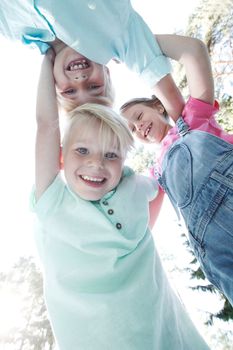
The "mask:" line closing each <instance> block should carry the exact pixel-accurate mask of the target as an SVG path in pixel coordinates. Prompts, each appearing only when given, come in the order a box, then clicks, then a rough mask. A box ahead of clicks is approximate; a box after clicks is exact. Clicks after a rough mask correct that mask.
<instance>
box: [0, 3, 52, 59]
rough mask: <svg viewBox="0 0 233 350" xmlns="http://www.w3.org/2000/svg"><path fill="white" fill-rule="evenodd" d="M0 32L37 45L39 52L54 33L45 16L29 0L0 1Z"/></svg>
mask: <svg viewBox="0 0 233 350" xmlns="http://www.w3.org/2000/svg"><path fill="white" fill-rule="evenodd" d="M0 34H1V35H3V36H4V37H5V38H7V39H10V40H13V41H21V42H22V43H24V44H26V45H30V46H32V47H38V48H39V50H40V51H41V53H45V52H46V51H47V49H48V48H49V45H48V43H47V42H49V41H53V40H54V39H55V34H54V32H53V30H52V27H51V25H50V24H49V22H48V21H47V20H46V18H45V17H44V16H43V15H42V14H41V13H40V11H39V10H38V8H36V5H35V2H32V1H29V0H14V1H8V0H1V1H0Z"/></svg>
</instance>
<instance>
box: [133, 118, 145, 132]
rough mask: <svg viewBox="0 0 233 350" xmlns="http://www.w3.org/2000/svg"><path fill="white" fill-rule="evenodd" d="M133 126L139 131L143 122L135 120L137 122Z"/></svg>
mask: <svg viewBox="0 0 233 350" xmlns="http://www.w3.org/2000/svg"><path fill="white" fill-rule="evenodd" d="M135 127H136V130H137V131H141V130H142V127H143V122H142V121H140V120H139V121H137V123H135Z"/></svg>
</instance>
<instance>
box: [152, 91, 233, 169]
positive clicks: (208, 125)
mask: <svg viewBox="0 0 233 350" xmlns="http://www.w3.org/2000/svg"><path fill="white" fill-rule="evenodd" d="M218 111H219V104H218V102H217V101H215V102H214V105H211V104H209V103H206V102H203V101H201V100H197V99H195V98H193V97H189V99H188V102H187V103H186V104H185V107H184V109H183V112H182V117H183V119H184V121H185V122H186V123H187V124H188V125H189V127H190V129H191V130H201V131H205V132H208V133H210V134H213V135H215V136H218V137H219V138H221V139H223V140H225V141H227V142H229V143H232V144H233V134H228V133H227V132H226V131H224V130H223V129H222V128H221V126H220V125H219V124H218V123H217V122H216V120H215V117H214V116H215V114H216V113H217V112H218ZM179 137H180V135H179V133H178V131H177V126H174V127H173V128H171V129H170V130H169V132H168V133H167V135H166V136H165V138H164V139H163V141H162V143H161V153H160V156H159V158H158V160H157V162H158V164H157V166H158V168H159V169H158V170H160V167H161V164H162V159H163V157H164V154H165V153H166V152H167V150H168V148H169V147H170V146H171V144H173V143H174V142H175V141H176V140H177V139H178V138H179Z"/></svg>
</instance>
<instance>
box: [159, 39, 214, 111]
mask: <svg viewBox="0 0 233 350" xmlns="http://www.w3.org/2000/svg"><path fill="white" fill-rule="evenodd" d="M156 39H157V41H158V43H159V46H160V48H161V50H162V52H163V53H164V54H165V55H166V56H168V57H170V58H171V59H174V60H176V61H178V62H180V63H181V64H183V65H184V68H185V73H186V77H187V82H188V88H189V92H190V95H191V96H192V97H194V98H197V99H199V100H202V101H204V102H207V103H210V104H213V102H214V81H213V75H212V70H211V64H210V59H209V54H208V51H207V48H206V46H205V44H204V43H203V42H202V41H201V40H199V39H195V38H191V37H187V36H180V35H156ZM161 83H162V81H161ZM162 102H163V101H162ZM164 106H165V108H166V104H165V105H164ZM171 116H172V115H171Z"/></svg>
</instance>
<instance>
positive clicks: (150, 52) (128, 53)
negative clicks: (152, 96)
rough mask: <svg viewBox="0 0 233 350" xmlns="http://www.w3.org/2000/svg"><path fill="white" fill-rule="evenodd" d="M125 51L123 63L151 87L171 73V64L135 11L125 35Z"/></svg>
mask: <svg viewBox="0 0 233 350" xmlns="http://www.w3.org/2000/svg"><path fill="white" fill-rule="evenodd" d="M124 40H125V51H124V57H123V59H122V58H121V59H122V60H123V61H124V62H125V64H126V65H127V67H128V68H129V69H130V70H132V71H134V72H136V73H137V74H138V75H139V76H140V78H141V79H142V80H143V81H144V82H145V83H146V84H147V85H149V86H150V87H153V86H154V85H155V84H156V83H157V82H158V81H160V80H161V79H162V78H163V77H164V76H166V75H167V74H169V73H170V72H171V64H170V61H169V60H168V58H167V57H166V56H164V55H163V54H162V51H161V49H160V47H159V45H158V43H157V41H156V39H155V36H154V35H153V33H152V32H151V30H150V29H149V27H148V26H147V24H146V23H145V22H144V20H143V19H142V18H141V17H140V16H139V14H137V13H136V12H135V11H133V12H132V14H131V16H130V18H129V24H128V30H127V31H126V33H125V38H124Z"/></svg>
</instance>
